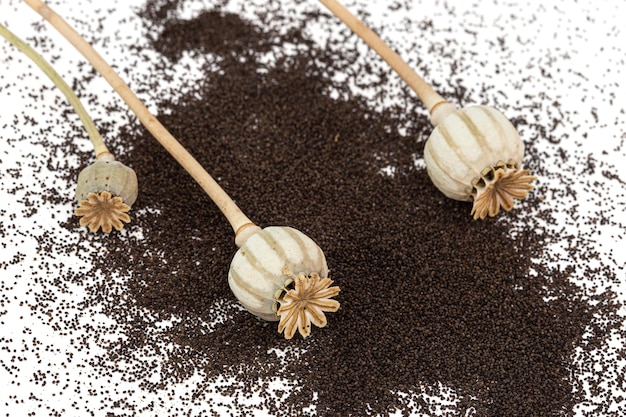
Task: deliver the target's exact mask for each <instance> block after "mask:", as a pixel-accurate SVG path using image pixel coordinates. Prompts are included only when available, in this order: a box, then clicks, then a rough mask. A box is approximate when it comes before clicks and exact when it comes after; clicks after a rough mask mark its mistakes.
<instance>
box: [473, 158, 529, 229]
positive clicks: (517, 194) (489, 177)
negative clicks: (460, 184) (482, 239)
mask: <svg viewBox="0 0 626 417" xmlns="http://www.w3.org/2000/svg"><path fill="white" fill-rule="evenodd" d="M536 178H537V177H535V176H534V175H530V170H529V169H518V168H516V167H512V166H511V165H510V164H507V165H504V164H502V163H500V164H498V165H496V166H495V167H494V168H492V169H490V170H488V171H487V173H486V175H483V178H482V180H483V181H484V187H482V188H478V190H477V193H476V197H475V198H474V206H473V207H472V212H471V214H472V215H473V216H474V220H476V219H484V218H485V217H487V215H489V216H491V217H493V216H495V215H497V214H498V213H499V212H500V208H503V209H504V210H505V211H509V210H511V209H512V208H513V205H514V204H515V202H514V201H513V199H514V198H515V199H518V200H523V199H524V198H526V196H527V195H528V192H529V191H531V190H532V189H533V188H535V187H534V186H533V185H532V184H531V182H532V181H534V180H535V179H536Z"/></svg>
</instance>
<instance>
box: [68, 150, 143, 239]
mask: <svg viewBox="0 0 626 417" xmlns="http://www.w3.org/2000/svg"><path fill="white" fill-rule="evenodd" d="M137 193H138V184H137V175H136V174H135V171H134V170H133V169H132V168H129V167H127V166H126V165H124V164H122V163H121V162H119V161H116V160H115V158H114V157H113V155H111V154H108V153H107V154H105V155H102V156H100V157H99V158H98V159H97V160H96V162H94V163H93V164H91V165H89V166H88V167H87V168H85V169H83V170H82V171H81V172H80V174H78V185H77V186H76V199H77V200H78V202H79V204H80V207H79V208H77V209H76V211H75V214H76V215H77V216H79V217H80V225H81V226H88V227H89V230H91V231H92V232H96V231H98V229H100V228H102V231H103V232H105V233H110V232H111V231H112V230H113V228H114V229H115V230H122V228H123V227H124V224H123V222H124V223H129V222H130V216H129V215H128V214H127V213H128V211H129V210H130V208H131V206H132V205H133V203H134V202H135V201H136V200H137Z"/></svg>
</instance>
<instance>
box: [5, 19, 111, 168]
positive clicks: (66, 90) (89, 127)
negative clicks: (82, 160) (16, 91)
mask: <svg viewBox="0 0 626 417" xmlns="http://www.w3.org/2000/svg"><path fill="white" fill-rule="evenodd" d="M0 35H2V36H3V37H4V38H5V39H6V40H8V41H9V42H11V44H13V46H15V47H16V48H17V49H19V50H20V51H22V52H23V53H24V55H26V56H27V57H28V58H30V59H31V60H32V61H33V62H34V63H35V64H36V65H37V66H38V67H39V68H40V69H41V70H42V71H43V72H44V73H45V74H46V75H47V76H48V77H49V78H50V80H52V82H53V83H54V85H55V86H56V87H57V88H58V89H59V90H60V91H61V93H63V95H64V96H65V97H66V98H67V100H68V101H69V102H70V105H71V106H72V107H73V108H74V110H75V111H76V114H78V117H79V118H80V120H81V122H82V123H83V125H84V126H85V130H86V131H87V134H88V135H89V138H90V139H91V143H92V144H93V148H94V151H95V153H96V159H97V158H99V157H101V156H103V155H111V152H109V149H108V148H107V147H106V145H105V144H104V141H103V140H102V137H101V136H100V133H99V132H98V129H97V128H96V125H95V123H94V122H93V120H92V119H91V117H89V113H87V110H85V107H83V104H82V103H81V102H80V99H79V98H78V97H77V96H76V93H74V90H72V88H71V87H70V86H69V85H68V84H67V83H66V82H65V81H64V80H63V78H61V76H60V75H59V73H58V72H56V71H55V70H54V68H52V65H50V64H49V63H48V61H46V60H45V59H44V57H42V56H41V55H39V54H38V53H37V52H36V51H35V50H34V49H33V48H32V47H31V46H30V45H29V44H27V43H26V42H25V41H23V40H22V39H20V38H19V37H18V36H17V35H16V34H14V33H13V32H11V30H9V28H7V27H6V26H4V25H2V24H0Z"/></svg>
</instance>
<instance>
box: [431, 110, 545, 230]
mask: <svg viewBox="0 0 626 417" xmlns="http://www.w3.org/2000/svg"><path fill="white" fill-rule="evenodd" d="M431 121H432V123H433V124H434V125H435V128H434V130H433V132H432V133H431V134H430V136H429V138H428V140H427V141H426V146H425V147H424V162H425V163H426V170H427V172H428V175H429V177H430V179H431V180H432V182H433V184H435V186H436V187H437V188H438V189H439V190H440V191H441V192H442V193H443V194H445V195H446V196H447V197H449V198H452V199H454V200H460V201H473V202H474V205H473V207H472V212H471V214H472V215H473V216H474V219H479V218H480V219H484V218H485V217H487V215H489V216H495V215H496V214H498V212H499V210H500V208H503V209H504V210H506V211H508V210H511V209H512V208H513V204H514V202H513V199H514V198H515V199H523V198H525V197H526V195H527V194H528V191H530V190H532V189H533V186H532V185H531V181H533V180H534V179H535V177H534V176H532V175H530V170H526V169H522V168H521V166H522V160H523V159H524V144H523V142H522V140H521V139H520V136H519V134H518V132H517V130H516V129H515V127H514V126H513V124H512V123H511V122H510V121H509V120H508V119H507V118H506V117H505V116H504V115H503V114H502V113H500V112H499V111H497V110H496V109H494V108H492V107H488V106H468V107H465V108H463V109H460V110H457V109H456V108H455V107H454V106H453V105H451V104H449V103H442V104H440V105H439V106H436V107H435V108H434V109H433V110H432V111H431Z"/></svg>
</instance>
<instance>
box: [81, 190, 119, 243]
mask: <svg viewBox="0 0 626 417" xmlns="http://www.w3.org/2000/svg"><path fill="white" fill-rule="evenodd" d="M129 210H130V207H129V206H128V205H127V204H126V203H124V201H123V200H122V198H121V197H114V196H113V195H112V194H111V193H110V192H108V191H101V192H99V193H89V194H87V198H86V199H85V200H82V201H81V202H80V207H79V208H77V209H76V211H75V212H74V214H76V215H77V216H79V217H80V225H81V226H88V227H89V230H91V231H92V232H97V231H98V229H100V228H102V231H103V232H104V233H111V230H113V228H115V230H118V231H119V230H122V229H123V228H124V223H122V222H125V223H129V222H130V216H129V215H128V214H126V213H127V212H128V211H129Z"/></svg>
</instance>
